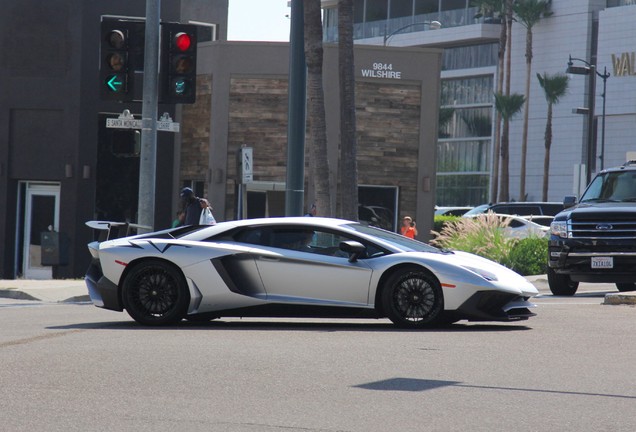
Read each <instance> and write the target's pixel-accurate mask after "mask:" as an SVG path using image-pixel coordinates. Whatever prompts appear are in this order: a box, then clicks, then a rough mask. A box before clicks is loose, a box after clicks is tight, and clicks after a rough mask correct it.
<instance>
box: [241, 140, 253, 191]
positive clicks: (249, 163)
mask: <svg viewBox="0 0 636 432" xmlns="http://www.w3.org/2000/svg"><path fill="white" fill-rule="evenodd" d="M253 155H254V150H253V149H252V147H242V148H241V183H243V184H245V183H252V181H253V180H254V164H253V161H254V158H253Z"/></svg>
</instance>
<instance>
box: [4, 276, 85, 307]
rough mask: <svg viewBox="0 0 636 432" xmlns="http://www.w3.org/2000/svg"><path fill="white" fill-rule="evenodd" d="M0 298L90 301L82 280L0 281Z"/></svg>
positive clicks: (57, 301) (69, 301)
mask: <svg viewBox="0 0 636 432" xmlns="http://www.w3.org/2000/svg"><path fill="white" fill-rule="evenodd" d="M0 297H1V298H10V299H16V300H34V301H43V302H53V303H62V302H63V303H71V302H88V301H90V297H89V296H88V288H86V284H85V283H84V279H47V280H33V279H0Z"/></svg>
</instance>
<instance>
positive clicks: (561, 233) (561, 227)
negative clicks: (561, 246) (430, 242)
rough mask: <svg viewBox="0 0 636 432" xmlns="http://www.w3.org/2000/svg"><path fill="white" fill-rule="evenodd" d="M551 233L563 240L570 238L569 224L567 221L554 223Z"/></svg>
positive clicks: (551, 226) (551, 225)
mask: <svg viewBox="0 0 636 432" xmlns="http://www.w3.org/2000/svg"><path fill="white" fill-rule="evenodd" d="M550 233H551V234H552V235H554V236H557V237H561V238H568V224H567V222H565V221H558V222H552V223H551V224H550Z"/></svg>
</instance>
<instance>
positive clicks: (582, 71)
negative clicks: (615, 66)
mask: <svg viewBox="0 0 636 432" xmlns="http://www.w3.org/2000/svg"><path fill="white" fill-rule="evenodd" d="M573 60H576V61H579V62H581V63H583V64H584V65H585V66H574V63H573ZM565 72H566V73H567V74H571V75H590V101H589V107H588V109H587V114H588V119H589V120H588V165H589V169H588V173H587V177H588V178H587V180H588V182H589V180H590V169H591V162H592V158H591V152H592V144H593V136H594V135H593V133H592V128H593V123H594V105H595V104H594V102H595V101H594V99H595V97H596V77H597V76H598V77H599V78H601V79H602V80H603V93H602V94H601V97H602V98H603V113H602V115H601V155H600V156H599V157H598V158H599V159H600V161H601V170H603V167H604V159H605V94H606V89H607V79H608V78H609V77H610V73H609V72H607V67H604V68H603V73H600V72H599V71H597V70H596V65H594V64H591V63H589V62H587V61H585V60H583V59H580V58H576V57H572V56H571V55H570V58H569V60H568V68H567V69H566V70H565ZM577 112H582V110H581V111H579V109H577Z"/></svg>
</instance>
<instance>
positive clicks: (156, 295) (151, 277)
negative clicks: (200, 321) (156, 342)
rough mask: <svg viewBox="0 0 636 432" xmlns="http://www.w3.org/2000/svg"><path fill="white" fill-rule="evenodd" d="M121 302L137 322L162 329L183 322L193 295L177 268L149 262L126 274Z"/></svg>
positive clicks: (167, 264)
mask: <svg viewBox="0 0 636 432" xmlns="http://www.w3.org/2000/svg"><path fill="white" fill-rule="evenodd" d="M122 301H123V303H124V308H125V309H126V311H127V312H128V314H129V315H130V316H131V317H132V318H133V319H134V320H135V321H137V322H139V323H141V324H144V325H152V326H160V325H168V324H174V323H176V322H179V321H181V319H182V318H183V317H184V316H185V314H186V312H187V310H188V303H189V301H190V295H189V292H188V288H187V285H186V282H185V280H184V278H183V275H182V274H181V272H180V271H179V270H178V269H177V268H176V267H174V266H173V265H171V264H169V263H166V262H164V261H160V260H150V261H144V262H142V263H139V264H137V265H136V266H135V267H133V268H132V269H131V270H130V272H129V273H128V274H127V275H126V279H125V280H124V284H123V286H122Z"/></svg>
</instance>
